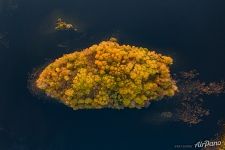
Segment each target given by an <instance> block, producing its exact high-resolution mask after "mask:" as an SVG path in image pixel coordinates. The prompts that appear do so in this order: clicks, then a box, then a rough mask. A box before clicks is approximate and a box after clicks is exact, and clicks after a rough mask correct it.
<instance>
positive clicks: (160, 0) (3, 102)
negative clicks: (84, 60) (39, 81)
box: [0, 0, 225, 150]
mask: <svg viewBox="0 0 225 150" xmlns="http://www.w3.org/2000/svg"><path fill="white" fill-rule="evenodd" d="M58 17H63V18H64V19H65V20H66V21H68V22H72V23H73V24H77V26H78V29H79V33H77V34H71V33H56V32H55V31H54V23H55V21H56V19H57V18H58ZM3 35H4V37H3ZM110 36H115V37H117V38H118V39H119V41H120V42H121V43H127V44H131V45H137V46H143V47H148V48H155V49H156V50H157V51H158V52H161V53H163V54H168V55H171V56H172V57H173V58H174V61H175V62H174V65H173V66H172V72H174V73H176V72H179V71H185V70H190V69H197V70H198V71H199V72H200V74H201V78H202V80H204V81H212V80H213V81H214V80H215V81H217V80H220V79H225V69H224V66H225V59H224V57H225V1H224V0H113V1H103V0H96V1H94V0H93V1H91V0H0V41H1V43H6V45H4V44H1V43H0V66H1V68H0V150H77V149H79V150H80V149H82V150H84V149H85V150H120V149H121V150H133V149H134V150H145V149H146V150H158V149H161V150H170V149H174V145H177V144H191V145H192V144H194V143H196V142H198V141H201V140H202V141H203V140H205V139H210V138H211V137H213V136H214V134H215V133H216V132H217V130H218V128H217V120H218V119H221V118H224V117H225V110H224V105H225V101H224V98H225V96H218V97H213V96H211V97H206V99H207V100H208V101H209V102H208V103H207V105H208V107H209V108H210V109H211V111H212V112H211V115H210V116H209V117H207V118H206V119H205V120H204V121H203V122H202V123H200V124H199V125H196V126H192V127H189V126H188V125H186V124H184V123H182V122H170V121H168V122H167V121H160V120H158V122H157V121H156V122H151V121H149V120H150V116H151V114H152V113H157V112H158V111H159V110H160V111H166V110H167V107H166V103H165V102H163V101H161V102H156V103H153V104H152V105H150V107H149V108H147V109H142V110H135V109H134V110H120V111H118V110H109V109H103V110H79V111H73V110H71V109H70V108H67V107H66V106H64V105H62V104H59V103H56V102H52V101H49V100H48V99H43V98H38V97H37V96H34V95H32V94H31V93H30V92H29V90H28V88H27V80H28V76H29V73H31V72H32V71H33V69H34V68H38V67H41V66H42V65H44V64H46V62H48V61H50V60H52V59H55V58H57V57H60V56H61V55H62V54H64V53H69V52H72V51H74V50H78V49H82V48H86V47H88V46H90V45H91V44H94V43H98V42H100V41H102V40H104V39H107V38H109V37H110ZM1 37H2V38H1ZM7 42H8V46H7ZM58 44H61V45H64V46H67V47H59V46H57V45H58Z"/></svg>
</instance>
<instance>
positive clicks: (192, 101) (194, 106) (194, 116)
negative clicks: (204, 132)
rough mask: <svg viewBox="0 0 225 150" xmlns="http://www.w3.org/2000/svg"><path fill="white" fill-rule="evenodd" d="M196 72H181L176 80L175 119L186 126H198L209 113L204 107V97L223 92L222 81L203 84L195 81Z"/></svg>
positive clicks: (224, 87) (224, 85) (223, 84)
mask: <svg viewBox="0 0 225 150" xmlns="http://www.w3.org/2000/svg"><path fill="white" fill-rule="evenodd" d="M198 75H199V73H198V72H197V71H196V70H192V71H189V72H181V73H180V74H179V75H178V76H177V77H176V78H177V79H176V82H177V86H178V88H179V92H178V93H177V95H176V101H177V103H176V105H177V107H176V109H175V112H174V114H175V115H176V119H177V120H180V121H183V122H185V123H188V124H198V123H199V122H201V121H202V118H203V117H205V116H208V115H209V114H210V111H209V110H208V109H207V108H205V107H204V105H203V103H204V100H203V98H202V96H204V95H218V94H221V93H224V92H225V83H224V81H219V82H210V83H208V84H207V83H205V82H202V81H200V80H199V79H197V76H198Z"/></svg>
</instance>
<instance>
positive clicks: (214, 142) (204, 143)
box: [195, 140, 222, 148]
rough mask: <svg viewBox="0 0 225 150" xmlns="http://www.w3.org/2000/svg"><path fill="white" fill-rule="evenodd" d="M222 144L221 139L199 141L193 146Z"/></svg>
mask: <svg viewBox="0 0 225 150" xmlns="http://www.w3.org/2000/svg"><path fill="white" fill-rule="evenodd" d="M221 144H222V142H221V141H209V140H205V141H199V142H197V143H196V144H195V148H203V147H204V148H206V147H215V146H220V145H221Z"/></svg>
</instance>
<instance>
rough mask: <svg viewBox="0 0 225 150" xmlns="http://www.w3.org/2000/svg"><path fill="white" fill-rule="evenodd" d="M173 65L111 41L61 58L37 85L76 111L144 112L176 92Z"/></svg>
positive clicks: (149, 53) (165, 58)
mask: <svg viewBox="0 0 225 150" xmlns="http://www.w3.org/2000/svg"><path fill="white" fill-rule="evenodd" d="M172 62H173V60H172V58H171V57H168V56H163V55H161V54H157V53H155V52H154V51H150V50H148V49H147V48H142V47H135V46H130V45H119V44H118V43H117V40H116V39H115V38H111V39H110V40H109V41H103V42H101V43H99V44H98V45H93V46H91V47H89V48H86V49H84V50H82V51H80V52H77V51H76V52H74V53H71V54H66V55H64V56H63V57H61V58H58V59H56V60H55V61H54V62H53V63H51V64H49V65H48V66H47V67H46V68H45V69H44V70H43V71H42V72H41V73H40V75H39V77H38V78H37V80H36V86H37V88H39V89H41V90H43V91H44V92H45V93H46V94H47V95H49V96H51V97H53V98H56V99H59V100H60V101H61V102H63V103H64V104H65V105H67V106H69V107H72V108H73V109H95V108H96V109H99V108H117V109H121V108H124V107H128V108H135V107H136V108H141V107H144V106H145V105H146V104H148V103H149V101H152V100H157V99H159V98H162V97H164V96H173V95H174V94H175V92H176V91H177V87H176V83H175V82H174V80H173V79H172V78H171V76H170V71H169V66H170V65H171V64H172Z"/></svg>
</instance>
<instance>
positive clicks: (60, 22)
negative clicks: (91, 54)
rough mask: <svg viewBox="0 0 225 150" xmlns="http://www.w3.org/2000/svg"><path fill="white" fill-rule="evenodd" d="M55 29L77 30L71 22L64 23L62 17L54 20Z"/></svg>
mask: <svg viewBox="0 0 225 150" xmlns="http://www.w3.org/2000/svg"><path fill="white" fill-rule="evenodd" d="M55 30H58V31H63V30H74V31H77V29H76V28H74V26H73V25H72V24H69V23H66V22H65V21H63V19H62V18H59V19H58V20H57V22H56V27H55Z"/></svg>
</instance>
